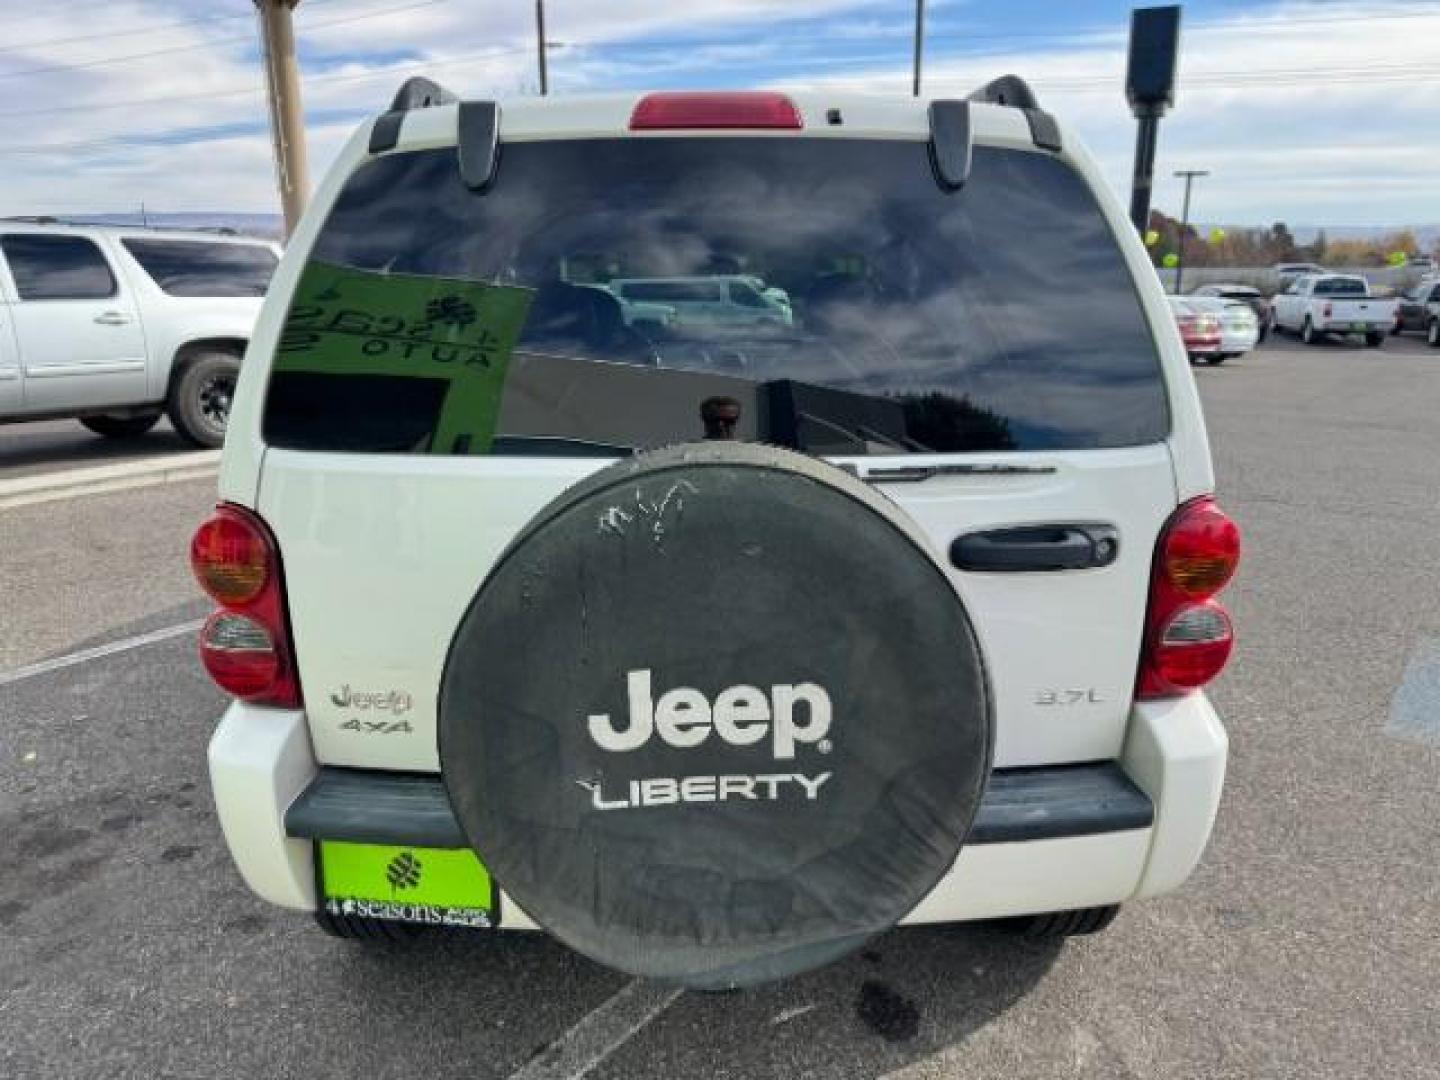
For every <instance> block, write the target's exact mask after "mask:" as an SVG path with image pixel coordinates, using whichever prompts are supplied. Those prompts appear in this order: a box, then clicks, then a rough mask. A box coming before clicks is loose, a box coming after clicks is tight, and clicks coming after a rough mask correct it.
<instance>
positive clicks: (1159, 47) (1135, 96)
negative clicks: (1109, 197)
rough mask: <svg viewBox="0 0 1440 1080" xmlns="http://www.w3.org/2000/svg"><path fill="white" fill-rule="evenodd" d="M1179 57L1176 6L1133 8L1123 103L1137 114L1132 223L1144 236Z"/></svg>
mask: <svg viewBox="0 0 1440 1080" xmlns="http://www.w3.org/2000/svg"><path fill="white" fill-rule="evenodd" d="M1179 51H1180V6H1179V5H1178V4H1172V5H1170V6H1169V7H1152V8H1136V9H1135V10H1134V11H1132V12H1131V13H1130V59H1129V64H1128V65H1127V67H1126V69H1125V99H1126V100H1127V101H1128V102H1130V111H1131V112H1133V113H1134V114H1135V119H1136V120H1137V121H1138V128H1139V130H1138V131H1137V132H1136V134H1135V173H1134V177H1133V181H1132V187H1131V188H1130V220H1131V221H1132V222H1134V224H1135V228H1136V229H1137V230H1139V232H1140V234H1141V235H1142V236H1143V235H1144V234H1145V232H1146V231H1147V230H1148V229H1149V228H1150V189H1151V188H1152V187H1153V186H1154V178H1155V147H1156V144H1157V142H1158V141H1159V137H1160V118H1161V117H1162V116H1164V115H1165V110H1166V109H1168V108H1169V107H1170V106H1171V105H1174V104H1175V64H1176V58H1177V56H1178V55H1179Z"/></svg>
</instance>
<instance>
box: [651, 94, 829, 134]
mask: <svg viewBox="0 0 1440 1080" xmlns="http://www.w3.org/2000/svg"><path fill="white" fill-rule="evenodd" d="M804 126H805V125H804V124H803V123H802V122H801V120H800V110H799V109H797V108H796V107H795V103H794V102H793V101H791V100H790V99H789V98H788V97H786V96H785V95H784V94H775V93H767V92H764V91H754V90H749V91H732V90H709V91H706V90H699V91H686V92H683V93H663V94H646V95H645V96H644V97H643V98H641V99H640V103H639V104H638V105H636V106H635V111H634V112H633V113H631V114H630V130H631V131H659V130H665V129H675V128H783V129H787V130H794V131H798V130H799V129H800V128H802V127H804Z"/></svg>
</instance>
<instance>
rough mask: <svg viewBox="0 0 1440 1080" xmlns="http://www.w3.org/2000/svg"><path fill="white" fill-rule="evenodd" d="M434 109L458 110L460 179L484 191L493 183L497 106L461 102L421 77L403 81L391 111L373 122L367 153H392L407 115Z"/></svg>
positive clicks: (497, 135)
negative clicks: (455, 108) (454, 106)
mask: <svg viewBox="0 0 1440 1080" xmlns="http://www.w3.org/2000/svg"><path fill="white" fill-rule="evenodd" d="M437 105H457V106H459V108H458V112H459V120H458V129H459V130H458V131H457V133H456V140H455V142H456V146H457V147H458V153H459V157H460V178H461V179H462V180H464V181H465V186H466V187H468V188H470V190H472V191H484V190H485V189H486V188H488V187H489V186H490V183H491V181H493V180H494V179H495V159H496V151H497V149H498V147H499V141H500V106H499V105H497V104H496V103H495V102H493V101H463V100H461V98H460V97H459V96H458V95H456V94H454V93H452V92H451V91H449V90H447V89H445V87H443V86H441V85H440V84H439V83H437V82H433V81H432V80H430V79H426V78H424V77H422V76H419V75H416V76H414V77H413V78H409V79H406V80H405V82H404V84H402V85H401V87H400V89H399V90H398V91H397V92H396V94H395V98H394V100H393V101H391V102H390V111H389V112H385V113H381V114H380V116H378V117H377V118H376V120H375V125H374V127H372V128H371V129H370V144H369V149H370V153H371V154H383V153H385V152H386V151H387V150H394V149H395V147H396V145H397V144H398V143H399V142H400V125H401V124H403V123H404V122H405V116H406V114H408V113H411V112H414V111H415V110H416V109H430V108H434V107H435V106H437Z"/></svg>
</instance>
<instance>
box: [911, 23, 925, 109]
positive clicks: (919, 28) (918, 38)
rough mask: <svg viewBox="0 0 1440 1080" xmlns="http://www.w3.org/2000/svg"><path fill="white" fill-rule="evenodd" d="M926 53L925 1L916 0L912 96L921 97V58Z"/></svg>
mask: <svg viewBox="0 0 1440 1080" xmlns="http://www.w3.org/2000/svg"><path fill="white" fill-rule="evenodd" d="M924 52H925V0H915V79H914V85H913V87H912V88H911V91H910V92H911V94H912V95H914V96H915V97H919V96H920V58H921V56H922V55H923V54H924Z"/></svg>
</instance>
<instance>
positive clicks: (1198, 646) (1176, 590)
mask: <svg viewBox="0 0 1440 1080" xmlns="http://www.w3.org/2000/svg"><path fill="white" fill-rule="evenodd" d="M1239 562H1240V530H1239V529H1238V528H1237V527H1236V525H1235V522H1234V521H1232V520H1231V519H1230V517H1229V516H1228V515H1227V514H1226V513H1225V512H1224V511H1223V510H1221V509H1220V508H1219V507H1218V506H1217V505H1216V504H1215V500H1214V499H1213V498H1211V497H1210V496H1208V495H1207V496H1204V497H1202V498H1199V499H1194V500H1192V501H1191V502H1188V503H1186V504H1185V505H1184V506H1182V507H1180V509H1178V510H1177V511H1175V513H1174V514H1173V515H1171V518H1170V520H1169V521H1168V522H1166V524H1165V528H1164V530H1163V531H1162V532H1161V534H1160V541H1159V544H1158V545H1157V547H1156V552H1155V567H1154V574H1153V578H1152V580H1151V584H1150V606H1149V611H1148V612H1147V614H1146V618H1145V640H1144V645H1143V648H1142V652H1141V656H1140V677H1139V685H1138V687H1137V693H1138V695H1139V696H1140V697H1141V698H1164V697H1174V696H1176V695H1179V694H1183V693H1186V692H1188V691H1190V690H1194V689H1196V688H1198V687H1201V686H1204V685H1205V684H1206V683H1208V682H1210V680H1212V679H1214V678H1215V677H1216V676H1217V675H1219V674H1220V672H1221V670H1222V669H1223V668H1224V667H1225V664H1226V662H1227V661H1228V660H1229V659H1230V652H1231V649H1232V648H1233V647H1234V644H1235V635H1234V630H1233V628H1232V626H1231V623H1230V616H1229V615H1228V614H1227V613H1226V611H1225V609H1224V608H1223V607H1221V606H1220V605H1219V604H1218V603H1216V602H1215V601H1214V600H1213V599H1212V597H1213V596H1214V595H1215V594H1216V593H1218V592H1219V591H1220V590H1221V589H1223V588H1224V587H1225V585H1226V584H1227V583H1228V582H1229V581H1230V579H1231V578H1232V577H1233V576H1234V574H1235V569H1236V567H1237V566H1238V565H1239Z"/></svg>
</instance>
